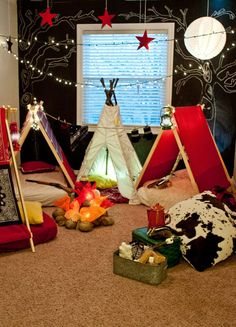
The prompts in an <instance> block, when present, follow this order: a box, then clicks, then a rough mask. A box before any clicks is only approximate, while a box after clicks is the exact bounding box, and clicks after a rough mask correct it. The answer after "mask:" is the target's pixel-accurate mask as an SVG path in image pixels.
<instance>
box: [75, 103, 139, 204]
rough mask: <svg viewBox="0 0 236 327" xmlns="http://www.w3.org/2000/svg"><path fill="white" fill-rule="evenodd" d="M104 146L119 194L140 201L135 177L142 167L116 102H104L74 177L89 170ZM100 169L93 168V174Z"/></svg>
mask: <svg viewBox="0 0 236 327" xmlns="http://www.w3.org/2000/svg"><path fill="white" fill-rule="evenodd" d="M106 148H107V149H108V152H109V155H110V157H111V161H112V164H113V167H114V170H115V173H116V179H117V185H118V189H119V191H120V193H121V195H122V196H124V197H126V198H128V199H129V200H130V203H133V204H135V203H139V200H138V197H137V193H136V190H135V188H134V180H135V179H136V178H137V177H138V175H139V173H140V171H141V164H140V162H139V159H138V157H137V154H136V152H135V150H134V148H133V146H132V144H131V142H130V140H129V138H128V135H127V134H126V132H125V129H124V127H123V126H122V123H121V117H120V108H119V106H118V105H115V106H108V105H106V104H105V105H104V107H103V110H102V113H101V116H100V119H99V122H98V125H97V127H96V130H95V132H94V135H93V138H92V140H91V142H90V143H89V145H88V148H87V150H86V153H85V157H84V160H83V162H82V165H81V168H80V170H79V173H78V176H77V180H80V179H81V177H83V176H88V175H89V174H90V171H91V168H92V166H93V164H94V163H95V161H96V159H97V157H98V156H99V153H100V152H101V151H104V149H106ZM99 173H100V172H99V171H98V172H95V171H94V170H93V174H99Z"/></svg>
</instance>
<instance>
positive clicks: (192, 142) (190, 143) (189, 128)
mask: <svg viewBox="0 0 236 327" xmlns="http://www.w3.org/2000/svg"><path fill="white" fill-rule="evenodd" d="M174 117H175V120H176V123H177V125H178V127H179V132H178V133H179V136H180V139H181V142H182V144H184V148H185V151H186V153H187V155H188V159H189V165H190V167H191V170H192V172H193V175H194V178H195V181H196V183H197V185H198V188H199V191H200V192H202V191H204V190H211V189H212V188H213V187H214V186H216V185H219V186H222V187H225V188H227V187H229V186H230V182H229V179H228V178H227V176H226V173H225V171H224V169H223V166H222V162H221V160H220V154H219V152H218V151H217V147H216V144H215V142H214V139H213V137H212V135H211V132H210V129H209V126H208V124H207V121H206V119H205V116H204V114H203V112H202V108H201V106H192V107H177V108H176V109H175V113H174Z"/></svg>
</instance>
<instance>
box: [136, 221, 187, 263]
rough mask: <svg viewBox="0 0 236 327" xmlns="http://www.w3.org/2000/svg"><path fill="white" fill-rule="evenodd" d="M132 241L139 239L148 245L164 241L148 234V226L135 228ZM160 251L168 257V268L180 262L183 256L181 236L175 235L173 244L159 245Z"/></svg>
mask: <svg viewBox="0 0 236 327" xmlns="http://www.w3.org/2000/svg"><path fill="white" fill-rule="evenodd" d="M132 241H139V242H142V243H144V244H146V245H158V243H162V242H163V240H156V239H154V238H151V237H149V236H147V227H141V228H137V229H134V230H133V231H132ZM158 252H160V253H161V254H163V255H164V256H165V257H166V259H167V265H168V268H170V267H174V266H175V265H177V264H178V263H179V261H180V258H181V256H182V254H181V250H180V238H179V237H177V236H176V237H174V242H173V243H172V244H165V245H162V246H160V247H158Z"/></svg>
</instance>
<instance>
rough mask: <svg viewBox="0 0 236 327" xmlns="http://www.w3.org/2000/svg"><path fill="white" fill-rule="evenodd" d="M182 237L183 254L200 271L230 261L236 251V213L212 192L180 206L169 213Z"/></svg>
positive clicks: (207, 192) (202, 194) (177, 205)
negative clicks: (229, 258)
mask: <svg viewBox="0 0 236 327" xmlns="http://www.w3.org/2000/svg"><path fill="white" fill-rule="evenodd" d="M168 213H169V215H170V217H171V222H170V224H169V226H170V227H171V228H173V229H174V230H175V231H176V232H177V234H178V235H179V236H180V237H181V252H182V255H183V257H184V258H185V260H187V261H188V262H189V263H190V264H191V265H192V266H193V267H194V268H195V269H196V270H198V271H203V270H205V269H206V268H209V267H211V266H214V265H215V264H217V263H218V262H220V261H222V260H225V259H226V258H228V257H229V256H230V255H231V254H232V253H233V252H234V251H235V249H236V246H235V245H236V212H233V211H231V210H230V209H229V208H228V207H227V206H226V205H225V204H223V203H222V202H221V201H220V200H218V199H217V198H216V196H215V195H214V194H213V193H211V192H210V191H205V192H203V193H200V194H197V195H195V196H193V197H192V198H189V199H187V200H184V201H182V202H179V203H177V204H176V205H174V206H173V207H171V208H170V209H169V211H168Z"/></svg>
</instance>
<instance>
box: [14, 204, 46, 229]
mask: <svg viewBox="0 0 236 327" xmlns="http://www.w3.org/2000/svg"><path fill="white" fill-rule="evenodd" d="M24 203H25V208H26V213H27V216H28V220H29V223H30V224H31V225H37V224H42V223H43V210H42V204H41V203H40V202H37V201H24ZM18 207H19V210H20V215H21V219H22V222H23V223H25V217H24V214H23V208H22V203H21V202H20V201H18Z"/></svg>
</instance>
